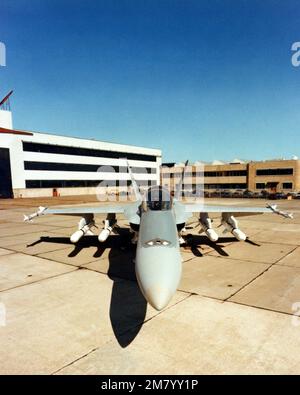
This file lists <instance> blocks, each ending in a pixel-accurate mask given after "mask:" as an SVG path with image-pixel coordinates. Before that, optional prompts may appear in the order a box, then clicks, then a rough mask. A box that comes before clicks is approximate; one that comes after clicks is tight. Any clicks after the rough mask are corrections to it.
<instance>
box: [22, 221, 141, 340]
mask: <svg viewBox="0 0 300 395" xmlns="http://www.w3.org/2000/svg"><path fill="white" fill-rule="evenodd" d="M118 233H119V235H114V236H111V237H109V238H108V239H107V240H106V241H105V242H104V243H101V244H100V243H99V241H98V239H97V236H85V237H83V238H82V239H81V240H79V242H78V243H77V244H76V245H74V244H72V243H71V241H70V239H69V237H64V236H62V237H57V236H54V237H51V236H46V237H41V238H40V239H39V240H37V241H35V242H34V243H32V244H30V245H28V246H33V245H36V244H39V243H44V242H46V243H61V244H66V245H72V246H74V249H73V250H72V251H71V252H70V253H69V254H68V256H69V257H71V258H72V257H75V256H76V255H78V254H80V252H81V251H82V250H83V249H85V248H89V247H93V246H95V247H97V250H96V252H95V254H94V255H93V256H94V257H95V258H100V257H101V256H102V255H103V254H104V252H105V251H106V250H107V249H109V254H108V260H109V268H108V272H107V275H108V277H109V278H110V279H111V280H112V281H113V286H112V294H111V301H110V308H109V316H110V321H111V326H112V329H113V332H114V335H115V337H116V339H117V341H118V343H119V344H120V346H121V347H123V348H125V347H127V346H128V345H129V344H130V343H131V342H132V341H133V340H134V339H135V337H136V336H137V335H138V333H139V331H140V329H141V328H142V326H143V323H144V321H145V317H146V312H147V301H146V300H145V298H144V296H143V295H142V293H141V291H140V289H139V286H138V284H137V281H136V275H135V267H134V258H135V250H136V247H135V246H134V245H132V244H131V242H130V238H131V234H130V233H129V230H128V229H122V230H118ZM99 303H101V301H99Z"/></svg>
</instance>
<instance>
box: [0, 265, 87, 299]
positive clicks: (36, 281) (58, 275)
mask: <svg viewBox="0 0 300 395" xmlns="http://www.w3.org/2000/svg"><path fill="white" fill-rule="evenodd" d="M73 267H74V266H73ZM79 269H80V268H77V269H75V270H71V271H68V272H64V273H59V274H55V275H54V276H50V277H45V278H40V279H39V280H35V281H31V282H28V283H25V284H19V285H16V286H14V287H11V288H5V289H1V290H0V293H2V292H6V291H11V290H13V289H17V288H22V287H26V286H27V285H31V284H36V283H39V282H41V281H46V280H51V279H53V278H56V277H60V276H64V275H65V274H70V273H73V272H76V271H77V270H79Z"/></svg>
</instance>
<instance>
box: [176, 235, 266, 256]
mask: <svg viewBox="0 0 300 395" xmlns="http://www.w3.org/2000/svg"><path fill="white" fill-rule="evenodd" d="M185 239H186V243H185V244H183V247H184V248H185V247H188V248H190V250H191V252H192V253H193V254H194V256H196V257H202V256H203V254H202V252H201V251H200V250H199V247H200V248H201V246H205V245H206V246H209V247H211V248H213V249H214V250H215V251H216V252H217V253H218V254H219V255H221V256H229V254H228V253H227V252H226V251H225V250H224V249H223V248H224V247H225V245H224V244H222V243H240V241H238V240H237V239H236V238H233V237H219V239H218V241H217V242H213V241H211V240H209V238H208V237H206V236H199V235H192V234H188V235H187V236H185ZM245 243H249V244H251V245H253V246H257V247H260V244H257V243H255V242H254V241H252V240H250V239H249V238H248V237H247V239H246V240H245Z"/></svg>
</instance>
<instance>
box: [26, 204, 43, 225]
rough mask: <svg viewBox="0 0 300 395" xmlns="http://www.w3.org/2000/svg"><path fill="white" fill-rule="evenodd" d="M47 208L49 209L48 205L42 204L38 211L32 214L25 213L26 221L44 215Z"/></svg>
mask: <svg viewBox="0 0 300 395" xmlns="http://www.w3.org/2000/svg"><path fill="white" fill-rule="evenodd" d="M46 209H47V207H42V206H40V207H39V209H38V211H36V212H35V213H33V214H30V215H24V221H25V222H30V221H32V220H33V218H36V217H39V216H40V215H43V214H44V211H45V210H46Z"/></svg>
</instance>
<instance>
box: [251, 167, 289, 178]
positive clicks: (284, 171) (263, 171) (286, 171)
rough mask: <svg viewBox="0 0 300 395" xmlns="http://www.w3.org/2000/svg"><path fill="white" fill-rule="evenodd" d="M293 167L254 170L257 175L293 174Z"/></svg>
mask: <svg viewBox="0 0 300 395" xmlns="http://www.w3.org/2000/svg"><path fill="white" fill-rule="evenodd" d="M293 172H294V169H293V168H286V169H258V170H256V175H257V176H280V175H287V174H293Z"/></svg>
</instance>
